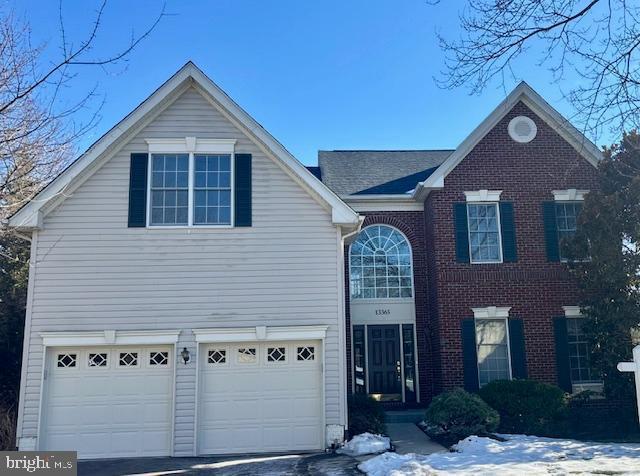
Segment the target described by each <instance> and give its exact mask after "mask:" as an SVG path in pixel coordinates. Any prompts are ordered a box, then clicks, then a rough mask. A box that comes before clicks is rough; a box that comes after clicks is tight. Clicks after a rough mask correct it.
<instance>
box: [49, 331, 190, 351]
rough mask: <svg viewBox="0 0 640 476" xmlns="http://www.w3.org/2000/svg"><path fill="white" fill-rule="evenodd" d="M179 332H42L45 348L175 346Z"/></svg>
mask: <svg viewBox="0 0 640 476" xmlns="http://www.w3.org/2000/svg"><path fill="white" fill-rule="evenodd" d="M179 335H180V331H179V330H161V331H158V330H149V331H115V330H104V331H78V332H40V337H42V343H43V345H44V346H45V347H80V346H82V347H84V346H93V345H155V344H175V343H176V342H178V336H179Z"/></svg>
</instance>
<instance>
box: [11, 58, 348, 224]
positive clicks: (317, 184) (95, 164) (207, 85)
mask: <svg viewBox="0 0 640 476" xmlns="http://www.w3.org/2000/svg"><path fill="white" fill-rule="evenodd" d="M191 86H195V87H196V89H198V90H199V91H200V92H201V93H204V94H205V97H206V95H208V96H209V98H210V99H211V100H212V101H213V102H214V103H215V106H216V107H219V108H221V109H222V110H223V112H224V113H226V114H227V115H228V117H229V119H230V120H232V121H233V122H234V123H235V124H236V125H237V126H238V127H239V128H240V129H241V130H242V131H243V132H244V133H245V134H247V135H248V136H249V137H250V138H251V139H252V140H253V141H254V142H255V143H256V144H257V145H258V146H259V147H260V148H261V149H262V150H263V151H264V152H265V154H266V155H267V156H269V157H271V158H272V159H274V160H275V161H277V162H278V163H279V164H280V165H281V166H282V167H283V169H284V170H285V171H287V172H288V173H289V175H290V176H291V177H292V178H293V179H295V180H296V181H297V182H298V183H299V184H300V185H301V186H303V188H305V189H306V190H307V191H308V192H309V193H310V194H311V195H312V196H313V197H314V198H315V199H316V200H318V201H320V202H321V203H323V204H325V205H326V206H328V208H330V210H331V217H332V221H333V223H334V224H337V225H347V226H350V227H355V226H358V224H359V223H360V219H359V216H358V214H357V213H356V212H355V211H353V210H352V209H351V208H350V207H349V206H348V205H347V204H345V203H344V202H343V201H342V200H341V199H340V198H339V197H338V196H337V195H336V194H335V193H334V192H333V191H331V190H330V189H329V188H328V187H327V186H326V185H324V184H323V183H322V182H321V181H320V180H318V179H317V178H316V177H315V175H314V174H313V173H312V172H310V171H309V170H307V168H306V167H305V166H304V165H302V164H301V163H300V162H299V161H298V160H297V159H296V158H295V157H294V156H293V155H291V153H290V152H289V151H287V150H286V149H285V147H284V146H283V145H282V144H280V142H278V141H277V140H276V139H275V138H274V137H273V136H272V135H271V134H269V133H268V132H267V131H266V130H265V129H264V128H263V127H262V126H261V125H260V124H259V123H258V122H256V121H255V120H254V119H253V118H252V117H251V116H250V115H249V114H248V113H247V112H246V111H244V110H243V109H242V108H241V107H240V106H239V105H238V104H236V103H235V102H234V101H233V100H232V99H231V98H230V97H229V96H228V95H227V94H226V93H225V92H224V91H223V90H222V89H220V88H219V87H218V86H217V85H216V84H215V83H214V82H213V81H212V80H211V79H210V78H209V77H207V76H206V75H205V74H204V73H203V72H202V71H201V70H200V69H199V68H198V67H197V66H196V65H195V64H194V63H192V62H191V61H189V62H188V63H187V64H185V65H184V66H183V67H182V68H180V69H179V70H178V71H177V72H176V73H175V74H174V75H173V76H171V78H169V79H168V80H167V81H166V82H165V83H164V84H162V85H161V86H160V87H159V88H158V89H156V91H154V92H153V93H152V94H151V96H149V97H148V98H147V99H145V100H144V101H143V102H142V103H141V104H140V105H139V106H138V107H136V108H135V109H134V110H133V111H132V112H131V113H129V114H128V115H127V116H126V117H125V118H124V119H122V120H121V121H120V122H119V123H118V124H116V125H115V126H114V127H113V128H112V129H110V130H109V131H108V132H107V133H106V134H105V135H103V136H102V137H101V138H100V139H99V140H98V141H96V142H95V143H94V144H93V145H91V146H90V147H89V148H88V149H87V151H86V152H85V153H84V154H82V155H81V156H80V157H79V158H78V159H76V160H75V161H74V162H73V163H71V164H70V165H69V167H67V168H66V169H65V170H64V171H63V172H62V173H61V174H60V175H58V176H57V177H56V178H55V179H54V180H53V181H51V182H50V183H49V184H48V185H47V186H46V187H45V188H44V189H43V190H41V191H40V192H39V193H38V194H37V195H36V196H35V197H34V198H33V199H32V200H31V201H30V202H28V203H27V204H26V205H25V206H24V207H22V208H21V209H20V210H18V211H17V212H16V213H14V214H13V216H12V217H11V218H10V219H9V226H10V227H14V228H25V229H32V228H38V227H41V226H42V218H43V215H44V214H45V213H46V212H47V211H49V210H50V209H51V208H53V207H54V206H55V205H57V204H58V203H59V202H60V201H62V200H64V199H65V198H66V196H68V192H70V190H72V189H73V188H74V187H77V186H78V184H79V183H82V181H84V180H86V178H88V177H89V176H90V175H91V174H92V173H93V172H95V171H96V170H97V169H98V168H99V167H100V165H102V163H104V161H106V160H108V158H110V157H111V156H112V155H113V153H114V152H115V151H116V150H118V149H119V147H121V146H122V145H124V143H126V140H127V139H128V138H130V137H131V136H132V135H133V134H134V132H137V130H139V129H140V128H141V124H143V123H145V121H146V120H147V119H148V118H149V117H151V116H155V115H156V114H158V113H159V112H161V111H162V110H164V109H165V108H166V107H167V106H168V105H169V104H171V103H172V102H173V101H174V100H175V99H176V98H177V97H179V96H180V94H182V93H183V92H184V91H186V89H188V88H189V87H191Z"/></svg>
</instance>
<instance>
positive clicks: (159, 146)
mask: <svg viewBox="0 0 640 476" xmlns="http://www.w3.org/2000/svg"><path fill="white" fill-rule="evenodd" d="M145 142H146V143H147V145H148V149H149V154H148V158H147V160H148V162H147V210H146V215H147V225H146V228H148V229H153V230H155V229H160V230H162V229H184V228H223V229H224V228H233V227H234V223H235V219H236V218H235V193H234V180H235V173H236V171H235V160H234V154H235V144H236V142H237V141H236V140H235V139H198V138H197V137H184V138H180V139H145ZM153 154H186V155H188V156H189V178H188V184H187V187H188V197H189V198H188V210H187V215H188V216H187V224H186V225H152V224H151V176H152V175H151V174H152V170H151V165H152V156H153ZM196 154H229V155H230V156H231V163H230V166H231V179H230V182H231V200H230V207H231V214H230V218H231V223H229V224H202V225H196V224H194V223H193V214H194V204H193V195H194V182H195V180H194V169H195V163H194V162H195V160H194V155H196Z"/></svg>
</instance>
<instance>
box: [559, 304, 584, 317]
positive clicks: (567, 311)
mask: <svg viewBox="0 0 640 476" xmlns="http://www.w3.org/2000/svg"><path fill="white" fill-rule="evenodd" d="M562 309H563V310H564V317H567V318H569V317H583V315H582V311H581V310H580V306H562Z"/></svg>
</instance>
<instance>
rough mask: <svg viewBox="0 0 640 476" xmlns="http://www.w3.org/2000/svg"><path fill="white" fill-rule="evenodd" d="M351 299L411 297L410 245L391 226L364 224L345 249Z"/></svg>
mask: <svg viewBox="0 0 640 476" xmlns="http://www.w3.org/2000/svg"><path fill="white" fill-rule="evenodd" d="M349 273H350V289H351V298H352V299H388V298H412V297H413V279H412V276H413V274H412V270H411V246H410V245H409V242H408V241H407V238H406V237H405V236H404V235H403V234H402V233H400V232H399V231H398V230H396V229H395V228H392V227H390V226H386V225H371V226H368V227H366V228H364V229H363V230H362V231H361V232H360V234H359V235H358V238H357V239H356V241H354V242H353V243H352V244H351V248H350V252H349Z"/></svg>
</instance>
